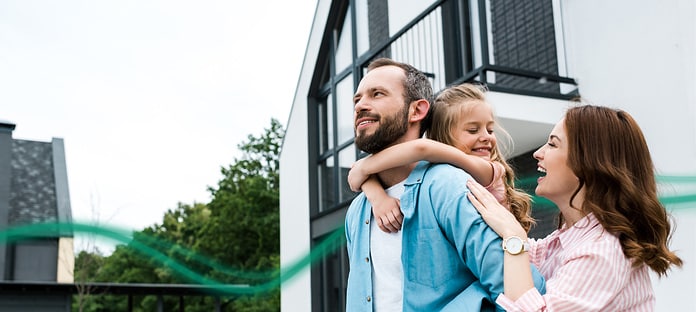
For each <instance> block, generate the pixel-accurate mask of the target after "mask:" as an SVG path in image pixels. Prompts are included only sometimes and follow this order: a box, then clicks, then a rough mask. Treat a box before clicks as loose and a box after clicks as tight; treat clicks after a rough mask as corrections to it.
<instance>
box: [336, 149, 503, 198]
mask: <svg viewBox="0 0 696 312" xmlns="http://www.w3.org/2000/svg"><path fill="white" fill-rule="evenodd" d="M420 160H427V161H429V162H433V163H450V164H452V165H454V166H457V167H459V168H462V169H464V170H465V171H467V172H468V173H469V174H471V176H472V177H473V178H474V179H475V180H476V181H477V182H479V183H481V184H483V185H490V184H491V182H492V180H493V167H492V166H491V163H490V162H489V161H487V160H485V159H483V158H480V157H477V156H472V155H468V154H466V153H464V152H462V151H461V150H459V149H457V148H456V147H454V146H451V145H447V144H444V143H441V142H437V141H434V140H430V139H417V140H412V141H407V142H404V143H400V144H396V145H393V146H390V147H388V148H386V149H384V150H383V151H381V152H379V153H376V154H373V155H371V156H369V157H366V158H363V159H360V160H359V161H357V162H356V163H355V164H354V165H353V168H352V169H351V171H350V173H349V174H348V183H349V184H350V188H351V189H352V190H353V191H358V190H360V186H361V185H362V183H363V182H365V180H366V179H367V177H368V176H369V175H371V174H375V173H378V172H380V171H383V170H386V169H391V168H395V167H399V166H405V165H408V164H410V163H414V162H417V161H420Z"/></svg>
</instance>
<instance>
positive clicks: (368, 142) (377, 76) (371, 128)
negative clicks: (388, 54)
mask: <svg viewBox="0 0 696 312" xmlns="http://www.w3.org/2000/svg"><path fill="white" fill-rule="evenodd" d="M404 75H405V73H404V71H403V70H402V69H401V68H399V67H396V66H382V67H378V68H375V69H373V70H371V71H369V72H368V73H367V74H366V75H365V77H363V79H362V80H361V81H360V84H359V85H358V90H357V91H356V93H355V96H354V97H353V104H354V114H353V117H354V122H355V145H356V146H357V147H358V148H359V149H361V150H363V151H365V152H367V153H370V154H374V153H377V152H379V151H381V150H383V149H385V148H386V147H388V146H390V145H392V144H394V143H396V142H397V141H398V140H399V139H401V137H402V136H403V135H404V134H406V132H407V130H408V117H409V108H408V106H407V105H406V103H404V92H405V90H404V86H403V80H404V78H405V76H404Z"/></svg>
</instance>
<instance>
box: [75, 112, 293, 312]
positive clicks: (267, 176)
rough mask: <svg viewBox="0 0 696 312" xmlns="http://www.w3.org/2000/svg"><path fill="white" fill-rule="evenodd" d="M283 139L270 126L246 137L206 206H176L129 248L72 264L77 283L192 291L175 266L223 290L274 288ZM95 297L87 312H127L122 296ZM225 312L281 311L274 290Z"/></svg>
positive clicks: (196, 301)
mask: <svg viewBox="0 0 696 312" xmlns="http://www.w3.org/2000/svg"><path fill="white" fill-rule="evenodd" d="M283 135H284V130H283V128H282V126H281V124H280V123H279V122H278V121H277V120H275V119H272V120H271V126H270V128H267V129H265V131H264V133H263V134H262V135H261V136H258V137H255V136H252V135H249V136H248V142H243V143H242V144H239V145H238V148H239V150H240V151H242V153H243V155H242V157H241V159H234V161H233V163H232V164H231V165H229V166H227V167H223V168H221V173H222V178H221V180H220V181H219V182H218V185H217V186H216V187H210V188H209V191H210V193H211V195H212V196H211V198H212V199H211V201H210V202H209V203H207V204H202V203H194V204H193V205H186V204H181V203H179V204H178V205H177V207H176V209H173V210H171V209H170V210H168V211H167V212H166V213H165V215H164V216H163V218H162V223H161V224H155V225H153V226H150V227H148V228H145V229H144V230H143V231H140V232H135V233H133V242H132V243H130V244H128V245H125V246H124V245H120V246H117V247H116V249H115V251H114V252H113V253H112V254H111V255H110V256H108V257H103V258H101V259H100V261H102V262H100V263H99V265H92V264H90V262H88V261H87V260H88V259H92V258H91V257H94V258H97V257H96V255H92V254H89V253H85V254H84V255H83V254H82V253H81V254H80V255H79V256H78V259H77V261H76V271H78V272H82V273H83V274H84V275H83V276H81V277H80V278H82V280H83V281H98V282H110V283H169V284H172V283H175V284H185V283H195V281H194V279H193V278H192V276H191V275H190V274H188V275H187V274H185V273H184V272H180V271H179V270H176V269H174V268H172V266H170V264H171V263H173V262H176V263H179V264H182V265H183V266H185V267H186V269H187V270H188V271H192V272H196V273H197V274H198V275H200V276H202V277H204V278H207V279H209V280H214V281H217V282H222V283H226V284H249V285H252V286H253V285H259V284H265V283H268V282H271V283H275V282H276V281H277V280H278V275H277V272H278V271H279V267H280V262H279V259H280V256H279V255H280V224H279V218H280V217H279V190H278V185H279V161H278V156H279V153H280V148H281V144H282V138H283ZM143 245H144V246H147V247H148V248H152V250H154V251H158V252H160V253H161V254H162V255H166V259H167V260H166V261H160V260H158V259H157V257H148V256H147V255H146V254H144V253H143V252H142V250H140V249H139V248H138V247H139V246H143ZM192 252H194V253H192ZM82 259H84V260H85V261H82ZM95 261H96V260H95ZM230 268H231V269H230ZM198 275H197V276H198ZM77 277H78V275H77V274H76V279H77ZM76 282H77V280H76ZM273 285H276V286H279V284H277V283H276V284H273ZM95 297H96V298H90V301H89V302H88V304H87V306H86V307H85V309H84V311H124V310H126V299H127V298H126V297H125V296H95ZM164 299H165V306H166V307H177V309H178V299H177V298H168V297H165V298H164ZM83 302H86V301H83ZM156 303H157V302H156V298H155V297H154V296H145V297H134V299H133V307H134V311H154V310H156ZM185 304H186V307H185V310H186V311H210V310H211V307H212V304H213V300H212V298H211V297H195V296H194V297H187V298H186V300H185ZM222 305H223V307H224V310H225V311H247V312H252V311H279V310H280V290H279V288H278V287H275V288H273V289H271V290H269V291H264V292H260V293H256V294H253V295H246V296H241V297H236V298H228V299H225V300H223V302H222Z"/></svg>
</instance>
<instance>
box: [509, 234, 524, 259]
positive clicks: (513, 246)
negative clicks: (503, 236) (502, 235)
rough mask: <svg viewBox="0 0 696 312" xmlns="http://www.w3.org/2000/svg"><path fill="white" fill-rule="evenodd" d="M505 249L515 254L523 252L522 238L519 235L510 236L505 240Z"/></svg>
mask: <svg viewBox="0 0 696 312" xmlns="http://www.w3.org/2000/svg"><path fill="white" fill-rule="evenodd" d="M505 249H507V251H508V252H509V253H511V254H513V255H516V254H518V253H520V252H522V240H521V239H519V238H517V237H510V238H508V239H507V241H506V242H505Z"/></svg>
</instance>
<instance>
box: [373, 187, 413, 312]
mask: <svg viewBox="0 0 696 312" xmlns="http://www.w3.org/2000/svg"><path fill="white" fill-rule="evenodd" d="M404 182H406V180H404V181H401V182H399V183H397V184H395V185H393V186H392V187H390V188H388V189H386V192H387V195H389V196H391V197H394V198H401V195H402V194H403V193H404ZM401 233H402V231H398V232H396V233H386V232H384V231H382V230H381V229H380V228H379V226H377V222H375V218H374V215H373V216H372V217H371V218H370V253H371V255H372V256H371V260H372V290H373V293H372V306H373V308H374V311H375V312H384V311H403V303H404V302H403V299H404V298H403V294H404V291H403V285H404V268H403V264H402V263H401V237H402V236H401Z"/></svg>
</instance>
